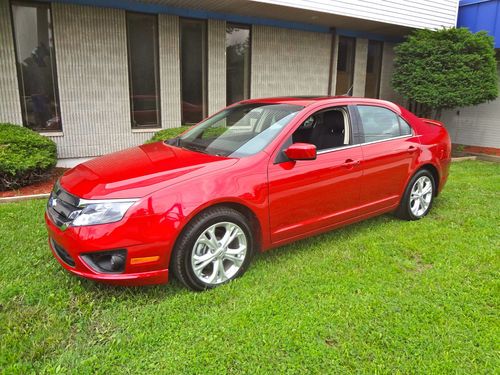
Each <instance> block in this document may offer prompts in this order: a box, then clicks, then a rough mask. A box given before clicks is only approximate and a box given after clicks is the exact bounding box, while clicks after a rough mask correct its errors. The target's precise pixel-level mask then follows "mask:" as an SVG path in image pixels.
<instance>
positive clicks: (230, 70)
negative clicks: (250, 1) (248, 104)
mask: <svg viewBox="0 0 500 375" xmlns="http://www.w3.org/2000/svg"><path fill="white" fill-rule="evenodd" d="M250 48H251V46H250V26H241V25H232V24H228V25H227V26H226V102H227V105H229V104H233V103H236V102H239V101H240V100H244V99H248V98H249V97H250V53H251V52H250V51H251V50H250Z"/></svg>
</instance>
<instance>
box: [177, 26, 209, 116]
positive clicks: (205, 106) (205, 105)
mask: <svg viewBox="0 0 500 375" xmlns="http://www.w3.org/2000/svg"><path fill="white" fill-rule="evenodd" d="M183 21H196V22H200V23H203V27H204V34H205V35H204V38H203V39H204V40H203V43H204V48H203V49H204V51H203V52H204V56H203V67H202V72H203V73H202V76H203V77H202V80H203V88H202V90H203V91H202V96H203V104H202V106H203V112H202V119H201V120H200V121H202V120H204V119H205V118H206V117H207V116H208V19H204V18H193V17H179V75H180V77H179V78H180V89H179V95H180V103H181V108H180V109H181V125H194V124H196V123H194V122H185V121H184V111H183V110H182V98H183V93H182V22H183Z"/></svg>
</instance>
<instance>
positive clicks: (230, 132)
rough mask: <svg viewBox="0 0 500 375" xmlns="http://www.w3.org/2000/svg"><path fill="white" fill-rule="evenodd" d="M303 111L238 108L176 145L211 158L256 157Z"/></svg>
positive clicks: (275, 107) (296, 108) (281, 106)
mask: <svg viewBox="0 0 500 375" xmlns="http://www.w3.org/2000/svg"><path fill="white" fill-rule="evenodd" d="M303 108H304V107H301V106H297V105H289V104H268V103H252V104H240V105H236V106H233V107H230V108H227V109H225V110H224V111H222V112H220V113H218V114H216V115H215V116H213V117H211V118H209V119H207V120H205V121H203V122H202V123H200V124H199V125H197V126H195V127H194V128H192V129H191V130H189V131H188V132H186V133H185V134H183V135H182V136H181V137H179V138H178V139H177V140H176V145H177V146H179V147H183V148H186V149H189V150H193V151H198V152H203V153H207V154H211V155H219V156H230V157H244V156H249V155H253V154H256V153H258V152H259V151H261V150H262V149H264V147H266V146H267V145H268V144H269V143H270V142H271V141H272V140H273V139H274V138H275V137H276V136H277V135H278V133H279V132H280V131H281V130H282V129H283V128H284V127H285V126H286V125H287V124H288V123H289V122H290V121H291V120H292V119H293V118H294V117H295V116H296V115H297V113H298V112H299V111H300V110H301V109H303Z"/></svg>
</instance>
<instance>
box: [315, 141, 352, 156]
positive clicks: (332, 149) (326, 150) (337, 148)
mask: <svg viewBox="0 0 500 375" xmlns="http://www.w3.org/2000/svg"><path fill="white" fill-rule="evenodd" d="M359 146H361V144H360V143H358V144H356V145H346V146H342V147H334V148H325V149H324V150H321V151H318V152H317V153H316V155H322V154H329V153H330V152H335V151H341V150H347V149H349V148H354V147H359Z"/></svg>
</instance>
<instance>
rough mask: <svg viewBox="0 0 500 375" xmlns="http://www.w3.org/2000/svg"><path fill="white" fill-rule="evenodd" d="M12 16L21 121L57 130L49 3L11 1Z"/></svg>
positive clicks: (56, 103)
mask: <svg viewBox="0 0 500 375" xmlns="http://www.w3.org/2000/svg"><path fill="white" fill-rule="evenodd" d="M12 17H13V27H14V38H15V45H16V59H17V61H16V62H17V72H18V82H19V86H20V87H19V91H20V95H21V108H22V117H23V123H24V125H25V126H26V127H29V128H31V129H33V130H37V131H60V130H61V129H62V127H61V116H60V113H59V100H58V92H57V90H58V88H57V81H56V67H55V55H54V40H53V32H52V20H51V14H50V7H49V5H47V4H31V3H30V4H24V3H19V2H13V4H12Z"/></svg>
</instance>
